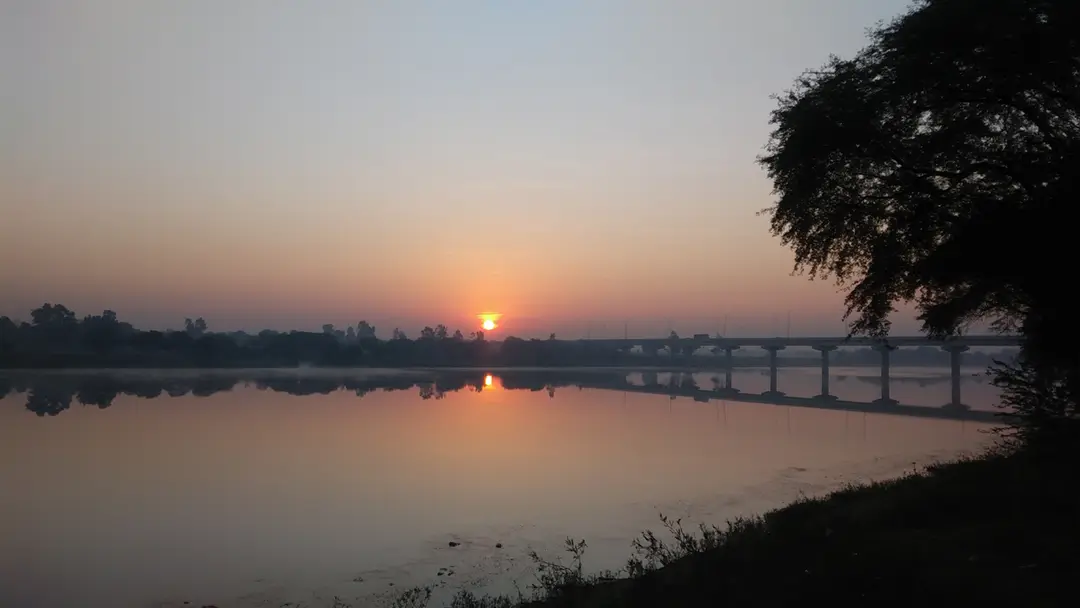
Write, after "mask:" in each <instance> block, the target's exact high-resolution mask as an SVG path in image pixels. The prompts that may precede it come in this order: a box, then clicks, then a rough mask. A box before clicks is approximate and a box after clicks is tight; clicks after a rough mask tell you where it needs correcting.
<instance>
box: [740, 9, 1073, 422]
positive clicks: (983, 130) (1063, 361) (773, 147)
mask: <svg viewBox="0 0 1080 608" xmlns="http://www.w3.org/2000/svg"><path fill="white" fill-rule="evenodd" d="M1077 23H1080V3H1078V2H1076V1H1075V0H995V1H994V2H985V1H984V0H920V1H919V2H917V3H916V4H915V6H914V7H913V8H912V9H911V10H910V11H909V12H908V13H906V14H905V15H902V16H901V17H899V18H898V19H896V20H895V21H893V22H892V23H889V24H887V25H884V26H882V27H879V28H877V29H876V30H874V31H873V32H872V33H871V37H870V44H869V46H867V48H865V49H863V50H862V51H861V52H860V53H858V54H857V55H856V56H855V57H854V58H853V59H839V58H833V59H832V60H830V62H829V63H828V64H827V65H826V66H825V67H823V68H822V69H820V70H818V71H812V72H807V73H805V74H804V75H803V76H802V77H801V78H800V79H799V80H798V81H797V82H796V84H795V86H794V88H793V89H792V90H790V91H788V92H787V93H785V94H784V95H782V96H781V97H780V98H779V106H778V108H777V109H776V110H775V111H774V112H773V115H772V124H773V125H774V127H775V130H774V131H773V132H772V136H771V140H770V142H769V145H768V148H767V153H766V154H765V155H764V156H763V157H762V158H761V159H759V160H760V163H761V164H762V165H763V166H764V167H765V168H766V170H767V171H768V174H769V176H770V177H771V178H772V180H773V183H774V186H775V192H776V194H777V195H778V201H777V203H776V205H775V206H773V207H772V208H770V209H767V210H766V213H768V214H770V216H771V228H772V232H773V234H775V235H777V236H779V237H780V238H781V239H782V241H783V242H784V243H785V244H787V245H789V246H791V247H792V248H793V249H794V250H795V260H796V270H799V271H803V272H806V273H808V274H809V275H810V276H812V277H827V276H828V277H833V278H835V279H836V280H837V281H838V282H839V283H840V284H841V285H842V286H844V287H846V288H847V298H846V301H847V314H846V318H848V319H852V318H853V320H852V321H851V324H850V329H851V331H852V333H864V334H869V335H875V336H881V335H885V334H887V333H888V331H889V319H888V317H889V314H890V313H891V312H892V311H893V309H894V306H895V305H896V304H897V303H900V302H910V303H914V304H915V305H916V307H917V310H918V312H919V318H920V319H921V321H922V322H923V327H924V330H926V331H928V332H929V333H930V334H932V335H935V336H944V335H951V334H955V333H957V332H960V331H962V330H963V329H964V328H966V327H968V326H969V325H970V324H971V323H973V322H976V321H990V322H992V323H993V324H994V327H996V328H997V329H1001V330H1009V329H1015V330H1019V331H1020V332H1021V333H1022V334H1023V336H1024V338H1025V345H1024V361H1025V362H1026V364H1028V365H1032V366H1037V367H1040V368H1042V369H1043V370H1053V371H1052V372H1050V371H1048V372H1047V373H1052V374H1053V375H1054V376H1055V377H1058V378H1072V379H1071V380H1062V382H1064V383H1066V384H1069V385H1070V386H1071V387H1072V388H1071V389H1069V391H1066V392H1068V393H1069V394H1071V395H1073V396H1074V397H1075V396H1076V395H1080V387H1078V386H1077V377H1078V374H1077V373H1076V368H1077V361H1076V357H1075V354H1074V350H1073V349H1074V348H1075V343H1076V341H1077V337H1078V336H1077V330H1076V326H1075V324H1074V323H1073V322H1072V320H1071V317H1072V312H1073V309H1074V306H1073V302H1072V301H1071V296H1070V295H1069V294H1068V292H1067V290H1064V289H1062V288H1061V285H1060V284H1059V279H1054V278H1053V277H1047V276H1046V275H1045V274H1044V273H1040V272H1037V269H1039V268H1043V267H1045V266H1046V265H1047V264H1048V263H1049V264H1052V263H1054V261H1055V260H1062V259H1070V258H1071V257H1072V255H1073V253H1072V248H1073V245H1072V239H1071V237H1072V232H1073V228H1072V225H1071V211H1072V208H1071V203H1074V202H1075V200H1076V193H1077V192H1078V188H1080V181H1078V180H1080V171H1078V170H1077V169H1076V167H1080V28H1077V27H1076V24H1077ZM1002 243H1018V244H1020V245H1019V246H1013V247H1011V248H1010V249H1009V253H1008V255H1006V256H994V255H990V249H991V248H993V247H999V246H1000V245H1001V244H1002ZM1073 412H1074V413H1075V405H1074V408H1073Z"/></svg>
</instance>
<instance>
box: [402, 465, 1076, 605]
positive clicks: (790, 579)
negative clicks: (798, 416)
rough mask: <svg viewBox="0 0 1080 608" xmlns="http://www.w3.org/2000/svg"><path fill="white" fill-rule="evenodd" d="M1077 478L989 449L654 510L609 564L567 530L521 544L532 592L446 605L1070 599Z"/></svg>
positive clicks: (417, 594) (465, 596) (418, 601)
mask: <svg viewBox="0 0 1080 608" xmlns="http://www.w3.org/2000/svg"><path fill="white" fill-rule="evenodd" d="M1076 479H1077V476H1076V474H1075V471H1072V470H1069V471H1066V470H1061V469H1059V468H1054V467H1047V466H1045V465H1041V464H1038V463H1036V462H1033V461H1032V460H1031V459H1030V458H1029V457H1027V456H1025V455H1023V454H1019V453H1014V454H1005V453H990V454H987V455H985V456H983V457H980V458H971V459H964V460H960V461H956V462H950V463H946V464H941V465H936V466H933V467H930V468H929V469H927V470H926V471H924V472H920V473H913V474H910V475H908V476H906V477H903V478H900V479H896V480H892V481H886V482H877V483H872V484H867V485H861V486H853V487H849V488H845V489H843V490H841V491H838V492H835V493H833V494H831V495H828V496H825V497H823V498H818V499H804V500H800V501H797V502H795V503H793V504H791V505H788V506H787V507H784V508H781V509H778V510H776V511H772V512H769V513H766V514H765V515H763V516H760V517H754V518H747V519H739V520H735V521H731V522H728V523H727V524H726V525H725V526H722V527H707V526H705V527H701V528H699V529H696V530H691V531H687V530H684V529H683V527H682V525H681V523H680V522H678V521H671V520H667V519H663V520H662V521H663V524H664V525H665V527H666V528H667V531H668V532H669V535H670V537H671V538H672V539H673V540H667V541H665V540H662V539H661V537H660V536H658V535H656V534H654V533H652V532H645V533H643V534H642V535H641V537H639V538H638V539H637V540H636V541H635V542H634V544H633V555H632V556H631V557H630V559H629V560H628V563H627V565H626V567H625V568H624V569H623V570H621V571H620V572H605V573H598V574H589V573H586V572H585V571H584V570H583V568H582V566H581V558H582V555H583V554H584V552H585V551H586V550H587V545H586V543H585V542H584V541H577V540H573V539H568V540H567V547H566V549H567V553H568V555H569V563H568V564H563V563H562V562H561V561H558V560H549V559H546V558H542V557H541V556H539V555H536V554H533V556H532V557H533V561H534V563H535V564H536V568H537V584H536V586H535V587H534V589H533V594H532V597H524V596H523V595H520V596H519V597H516V598H510V597H478V596H475V595H473V594H472V593H470V592H468V591H462V592H460V593H459V594H458V596H457V597H455V598H454V600H453V602H452V603H451V605H450V606H451V608H607V607H616V606H618V607H623V606H625V607H655V606H663V607H671V608H674V607H680V606H788V605H795V604H807V603H810V602H814V601H822V602H830V603H832V604H834V605H835V604H837V603H839V604H844V605H873V606H875V607H877V608H880V607H881V606H913V605H919V604H930V605H941V604H946V603H950V604H952V603H960V604H962V605H979V604H982V605H1023V606H1059V605H1074V604H1075V602H1076V599H1077V597H1078V596H1080V593H1078V591H1077V587H1076V585H1075V583H1074V581H1073V577H1075V576H1076V574H1077V573H1078V572H1080V569H1078V568H1077V564H1078V563H1080V559H1078V558H1077V555H1076V549H1077V548H1078V547H1080V534H1078V533H1080V497H1078V496H1076V494H1077V492H1076V491H1075V488H1074V487H1073V486H1074V485H1075V482H1076ZM410 593H412V594H413V595H411V596H409V598H405V599H407V600H408V601H409V602H411V603H403V604H400V606H401V608H420V607H422V606H426V604H427V597H423V596H424V594H423V592H422V590H420V591H417V590H414V591H410ZM427 595H428V597H429V596H430V593H428V594H427Z"/></svg>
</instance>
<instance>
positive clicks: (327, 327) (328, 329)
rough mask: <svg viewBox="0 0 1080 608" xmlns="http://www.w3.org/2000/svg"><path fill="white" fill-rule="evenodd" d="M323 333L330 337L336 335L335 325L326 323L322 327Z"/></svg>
mask: <svg viewBox="0 0 1080 608" xmlns="http://www.w3.org/2000/svg"><path fill="white" fill-rule="evenodd" d="M322 333H324V334H326V335H328V336H332V335H334V324H333V323H324V324H323V326H322Z"/></svg>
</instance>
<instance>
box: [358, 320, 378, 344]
mask: <svg viewBox="0 0 1080 608" xmlns="http://www.w3.org/2000/svg"><path fill="white" fill-rule="evenodd" d="M356 337H357V338H359V339H361V340H368V339H371V338H374V337H375V326H374V325H372V324H370V323H368V322H367V321H360V322H359V323H357V324H356Z"/></svg>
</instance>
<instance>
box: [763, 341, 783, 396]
mask: <svg viewBox="0 0 1080 608" xmlns="http://www.w3.org/2000/svg"><path fill="white" fill-rule="evenodd" d="M761 348H764V349H765V350H767V351H769V392H768V393H766V394H767V395H782V394H783V393H781V392H780V391H778V390H777V389H776V372H777V370H776V353H778V352H780V351H782V350H784V349H785V348H787V347H786V346H762V347H761Z"/></svg>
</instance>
